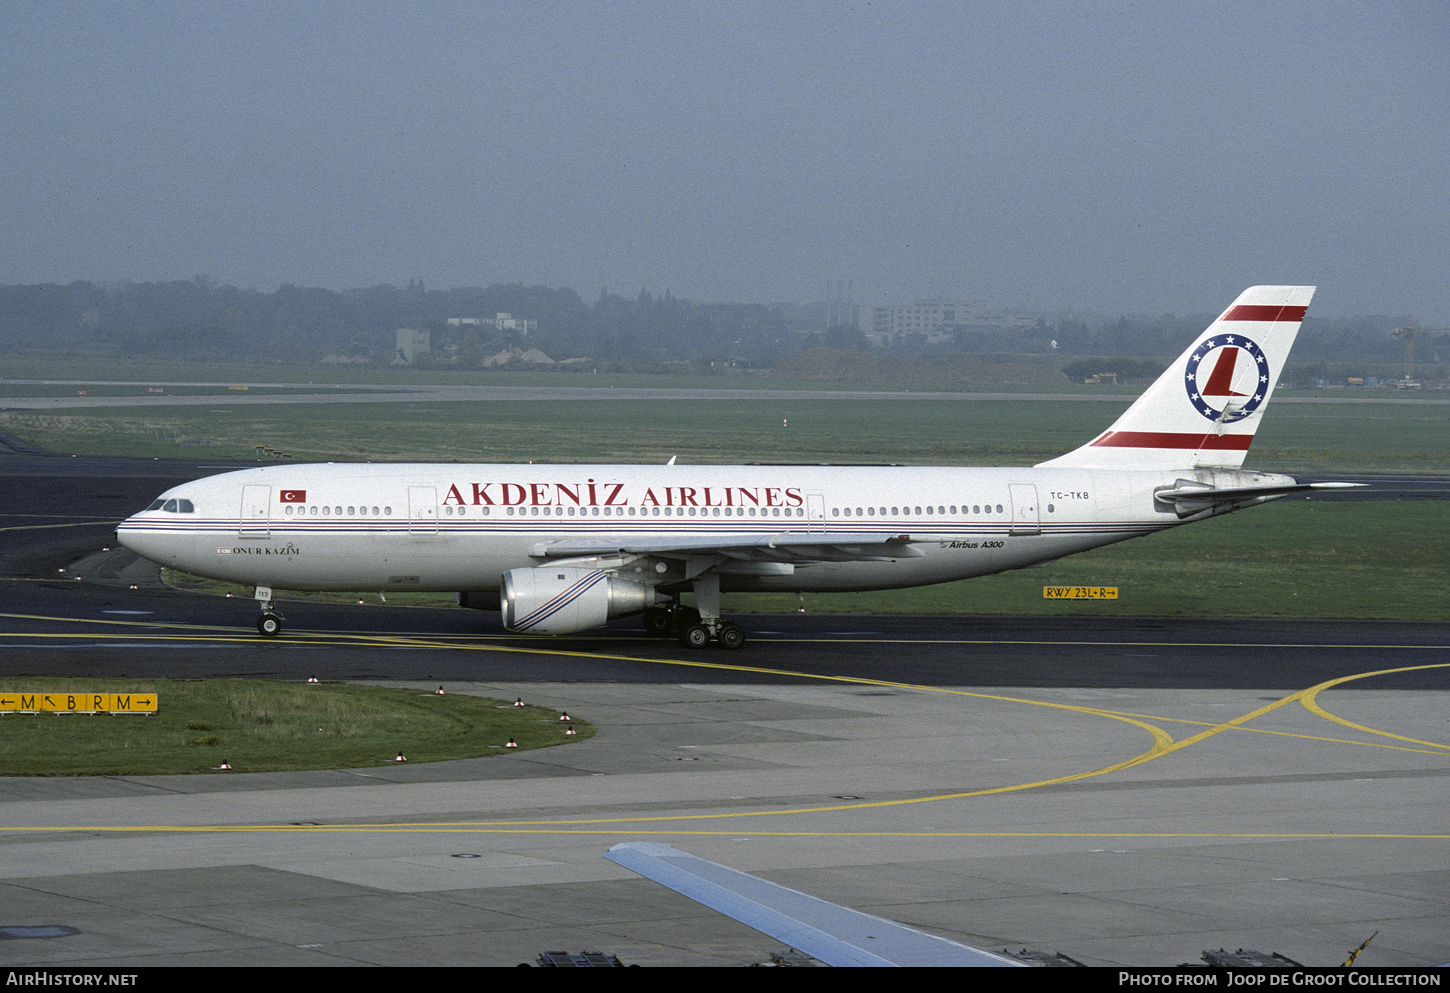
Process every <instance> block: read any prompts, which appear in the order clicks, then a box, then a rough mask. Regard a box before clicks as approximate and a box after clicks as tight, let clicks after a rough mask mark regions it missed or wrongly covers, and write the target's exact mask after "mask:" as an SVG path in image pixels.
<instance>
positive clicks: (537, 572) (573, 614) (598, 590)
mask: <svg viewBox="0 0 1450 993" xmlns="http://www.w3.org/2000/svg"><path fill="white" fill-rule="evenodd" d="M664 599H668V598H667V597H663V596H661V595H660V594H658V593H656V592H655V589H654V587H653V586H646V585H644V584H643V583H632V582H630V581H629V580H625V579H616V578H614V577H612V576H610V575H608V574H607V573H605V572H604V571H603V570H601V569H580V568H578V567H575V566H541V567H539V568H536V569H511V570H509V571H508V572H506V573H504V574H503V584H502V586H501V588H500V589H499V606H500V609H502V610H503V626H504V627H506V628H508V629H509V630H510V631H527V632H530V633H532V634H570V633H571V632H574V631H587V630H589V629H590V628H597V627H601V626H603V625H604V623H605V622H606V621H608V620H609V619H610V618H611V617H623V616H625V615H626V614H638V613H639V612H641V611H643V610H645V609H646V608H648V607H652V606H654V605H655V604H656V603H658V602H659V601H660V600H664Z"/></svg>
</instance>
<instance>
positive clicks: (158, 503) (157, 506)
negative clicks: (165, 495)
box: [146, 500, 166, 510]
mask: <svg viewBox="0 0 1450 993" xmlns="http://www.w3.org/2000/svg"><path fill="white" fill-rule="evenodd" d="M165 502H166V501H165V500H157V501H156V502H155V503H153V504H152V505H151V506H149V507H147V508H146V509H147V510H160V509H161V505H162V504H163V503H165Z"/></svg>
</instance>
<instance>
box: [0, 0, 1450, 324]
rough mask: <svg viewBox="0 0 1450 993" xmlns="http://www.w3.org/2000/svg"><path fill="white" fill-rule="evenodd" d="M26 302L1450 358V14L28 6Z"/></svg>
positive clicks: (924, 5)
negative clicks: (1323, 346) (1135, 324)
mask: <svg viewBox="0 0 1450 993" xmlns="http://www.w3.org/2000/svg"><path fill="white" fill-rule="evenodd" d="M0 120H3V121H4V125H5V130H4V137H3V139H0V166H3V177H4V190H3V194H0V284H10V283H34V282H69V281H71V280H75V279H88V280H97V281H108V280H135V281H153V280H168V279H187V278H190V277H192V276H194V275H197V274H203V273H204V274H209V275H210V276H212V277H213V278H214V279H216V280H218V281H220V282H224V283H232V284H235V285H237V286H242V287H255V288H257V289H262V290H272V289H275V288H276V286H277V285H278V284H280V283H283V282H291V283H299V284H302V285H309V286H325V287H330V288H333V289H345V288H349V287H358V286H369V285H373V284H376V283H383V282H390V283H397V284H399V285H402V284H405V283H406V282H407V281H408V279H410V278H412V277H415V276H416V277H421V278H422V279H423V280H424V282H425V283H426V284H427V285H428V286H429V287H431V288H446V287H450V286H468V285H486V284H488V283H492V282H505V281H510V282H511V281H523V282H527V283H544V284H547V285H550V286H572V287H574V288H575V289H577V290H579V291H580V293H581V294H582V295H583V296H584V298H585V299H586V300H593V299H594V298H595V297H596V296H597V294H598V292H599V290H600V288H601V287H608V288H609V289H611V290H614V291H616V292H620V293H624V294H625V295H628V296H632V295H634V294H635V293H638V291H639V289H640V288H641V287H648V288H649V289H650V290H651V291H653V292H656V293H659V292H663V291H664V290H666V289H668V290H672V291H673V292H674V293H675V294H676V295H678V296H683V297H689V298H692V299H698V300H737V301H759V302H771V301H788V300H794V301H806V300H812V299H820V298H821V297H822V296H824V295H825V290H824V288H823V287H824V286H825V284H826V281H827V280H829V279H841V280H844V279H853V280H854V281H855V297H856V301H857V302H858V303H862V302H880V303H905V302H910V301H911V300H913V299H917V298H923V297H942V296H950V297H968V298H977V299H983V300H988V301H991V302H995V303H999V304H1003V305H1021V306H1031V307H1042V308H1053V309H1055V308H1062V307H1077V308H1088V309H1093V310H1098V311H1103V312H1107V313H1110V314H1115V313H1120V312H1125V311H1126V312H1133V313H1162V312H1174V313H1196V312H1202V311H1216V310H1218V309H1220V308H1222V307H1223V306H1225V305H1226V304H1227V303H1228V302H1229V301H1230V300H1231V299H1232V298H1233V296H1234V295H1236V294H1237V293H1238V292H1239V290H1241V289H1242V288H1243V287H1245V286H1247V285H1250V284H1253V283H1264V282H1292V283H1314V284H1317V285H1319V287H1320V291H1319V295H1318V296H1317V297H1316V299H1315V303H1314V306H1313V308H1312V309H1311V313H1317V314H1320V315H1322V316H1341V315H1350V314H1356V313H1387V314H1404V313H1411V314H1414V315H1415V317H1416V318H1417V319H1418V320H1420V321H1421V322H1422V323H1423V324H1425V325H1427V326H1428V325H1432V326H1437V327H1445V326H1450V280H1447V274H1450V264H1447V262H1450V194H1447V185H1450V155H1447V147H1450V4H1447V3H1445V2H1443V0H1409V2H1396V0H1366V2H1351V0H1316V2H1305V3H1298V2H1284V3H1275V2H1271V0H1259V2H1246V3H1234V2H1225V3H1195V2H1181V0H1179V2H1162V3H1156V2H1144V0H1138V2H1102V3H1082V2H1080V0H1074V2H1071V3H1060V2H1054V0H1034V2H1002V3H986V2H981V3H978V2H966V0H958V2H931V0H919V2H902V0H884V2H883V0H871V2H869V3H868V2H853V3H846V2H841V3H825V2H801V0H795V2H790V0H787V2H781V0H776V2H773V3H745V2H715V3H701V2H683V0H654V2H640V3H629V2H592V3H586V2H554V3H548V2H542V0H532V2H526V3H515V2H507V0H490V2H473V3H380V2H379V3H366V2H354V3H349V2H330V3H320V2H319V3H306V2H304V3H279V4H273V3H262V2H247V3H237V2H226V0H220V2H217V0H213V2H210V3H207V4H198V3H193V2H186V3H175V4H172V3H163V2H138V3H123V2H105V0H91V2H74V0H68V2H29V0H0Z"/></svg>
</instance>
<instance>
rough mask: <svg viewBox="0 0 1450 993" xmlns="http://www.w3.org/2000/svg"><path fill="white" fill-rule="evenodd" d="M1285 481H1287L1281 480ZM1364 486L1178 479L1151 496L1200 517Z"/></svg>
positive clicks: (1188, 514)
mask: <svg viewBox="0 0 1450 993" xmlns="http://www.w3.org/2000/svg"><path fill="white" fill-rule="evenodd" d="M1284 478H1287V477H1284ZM1365 485H1367V484H1365V483H1297V482H1294V481H1292V480H1291V481H1289V482H1286V483H1275V484H1269V485H1264V486H1222V487H1213V486H1207V485H1204V484H1201V483H1196V482H1194V481H1193V480H1191V479H1180V480H1178V482H1176V483H1175V484H1174V485H1173V486H1171V487H1164V488H1163V489H1160V490H1155V491H1154V492H1153V499H1154V500H1155V501H1157V502H1159V503H1171V504H1173V508H1174V510H1176V511H1177V512H1178V515H1179V516H1180V517H1187V516H1190V515H1192V514H1197V513H1201V512H1202V511H1204V510H1210V509H1212V508H1214V507H1219V506H1222V505H1224V504H1247V503H1251V502H1264V501H1266V500H1276V499H1278V498H1279V497H1282V496H1286V495H1288V494H1290V493H1304V492H1308V491H1310V490H1349V489H1358V488H1360V487H1363V486H1365Z"/></svg>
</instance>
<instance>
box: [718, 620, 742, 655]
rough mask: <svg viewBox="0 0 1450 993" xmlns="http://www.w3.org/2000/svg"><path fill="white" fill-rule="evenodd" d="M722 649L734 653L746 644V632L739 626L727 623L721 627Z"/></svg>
mask: <svg viewBox="0 0 1450 993" xmlns="http://www.w3.org/2000/svg"><path fill="white" fill-rule="evenodd" d="M719 638H720V647H721V648H729V649H731V650H732V651H733V650H734V649H736V648H739V647H740V646H741V645H743V644H745V631H744V630H742V629H741V627H740V625H739V624H731V623H730V622H729V621H726V622H725V623H724V624H722V625H721V626H720V634H719Z"/></svg>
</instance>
